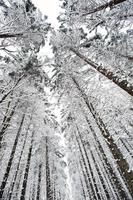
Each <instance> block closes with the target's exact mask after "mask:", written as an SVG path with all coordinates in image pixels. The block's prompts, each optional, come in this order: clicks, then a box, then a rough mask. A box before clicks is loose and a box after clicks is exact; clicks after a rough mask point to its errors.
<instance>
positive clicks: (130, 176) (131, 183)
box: [72, 77, 133, 195]
mask: <svg viewBox="0 0 133 200" xmlns="http://www.w3.org/2000/svg"><path fill="white" fill-rule="evenodd" d="M72 80H73V82H74V84H75V86H76V88H77V89H78V90H79V92H80V94H81V97H82V98H83V99H84V101H85V104H86V105H87V107H88V108H89V110H90V112H91V114H92V116H93V118H94V120H95V122H96V124H97V126H98V127H99V129H100V131H101V133H102V135H103V137H104V138H105V141H106V143H107V145H108V147H109V149H110V151H111V153H112V155H113V157H114V159H115V161H116V163H117V165H118V169H119V171H120V174H121V176H122V177H123V179H124V181H125V183H126V185H127V188H128V190H129V192H130V194H131V195H132V191H133V172H132V171H129V165H128V163H127V161H126V159H125V158H123V155H122V153H121V151H120V150H119V148H118V147H117V145H116V144H115V142H114V140H113V138H112V136H111V135H110V133H109V131H108V129H107V128H106V126H105V124H104V122H103V120H102V119H101V118H100V117H99V115H98V113H97V112H96V111H95V109H94V107H93V105H92V103H91V102H89V100H88V97H87V95H86V94H85V93H84V91H83V90H82V88H80V86H79V84H78V82H77V81H76V79H75V78H74V77H72Z"/></svg>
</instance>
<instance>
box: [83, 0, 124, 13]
mask: <svg viewBox="0 0 133 200" xmlns="http://www.w3.org/2000/svg"><path fill="white" fill-rule="evenodd" d="M125 1H127V0H111V1H109V2H107V3H105V4H103V5H101V6H98V7H96V8H94V9H92V10H91V11H89V12H87V13H84V14H82V16H86V15H90V14H93V13H95V12H98V11H101V10H103V9H106V8H108V7H113V6H116V5H118V4H120V3H123V2H125Z"/></svg>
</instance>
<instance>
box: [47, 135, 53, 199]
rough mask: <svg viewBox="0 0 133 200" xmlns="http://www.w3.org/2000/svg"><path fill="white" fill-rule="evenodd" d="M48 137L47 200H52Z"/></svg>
mask: <svg viewBox="0 0 133 200" xmlns="http://www.w3.org/2000/svg"><path fill="white" fill-rule="evenodd" d="M48 145H49V144H48V137H47V136H46V199H47V200H52V199H53V194H52V186H51V175H50V166H49V146H48Z"/></svg>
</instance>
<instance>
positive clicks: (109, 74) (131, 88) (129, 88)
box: [70, 48, 133, 96]
mask: <svg viewBox="0 0 133 200" xmlns="http://www.w3.org/2000/svg"><path fill="white" fill-rule="evenodd" d="M70 50H71V51H72V52H73V53H75V54H76V55H77V56H78V57H79V58H81V59H82V60H84V61H85V62H86V63H88V64H89V65H90V66H91V67H93V68H94V69H95V70H97V71H98V72H99V73H101V74H102V75H103V76H105V77H106V78H108V79H109V80H111V81H113V82H114V83H115V84H116V85H117V86H119V87H120V88H121V89H123V90H124V91H126V92H127V93H128V94H130V95H131V96H133V85H132V84H130V83H129V82H128V80H127V79H126V77H125V78H122V79H121V76H118V75H117V74H116V73H115V72H113V71H111V70H108V69H106V68H105V67H103V66H99V65H98V64H97V63H94V62H93V61H92V60H90V59H89V58H86V57H85V56H84V55H82V54H81V53H80V52H78V51H77V50H75V49H74V48H70Z"/></svg>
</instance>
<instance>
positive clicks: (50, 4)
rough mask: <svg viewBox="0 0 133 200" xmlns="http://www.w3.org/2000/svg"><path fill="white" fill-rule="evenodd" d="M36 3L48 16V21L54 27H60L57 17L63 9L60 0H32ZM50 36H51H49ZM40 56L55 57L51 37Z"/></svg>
mask: <svg viewBox="0 0 133 200" xmlns="http://www.w3.org/2000/svg"><path fill="white" fill-rule="evenodd" d="M32 2H33V3H34V5H35V6H36V7H37V8H38V9H39V10H40V11H41V12H42V14H43V15H47V16H48V20H47V21H48V22H49V23H51V25H52V27H54V28H55V29H58V27H59V24H58V20H57V17H58V16H59V12H60V11H61V8H60V6H59V5H60V2H59V0H32ZM48 38H49V36H48ZM39 55H40V56H43V55H47V56H48V57H53V53H52V51H51V48H50V46H49V39H48V41H47V42H46V44H45V46H44V47H43V48H42V49H41V50H40V52H39Z"/></svg>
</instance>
